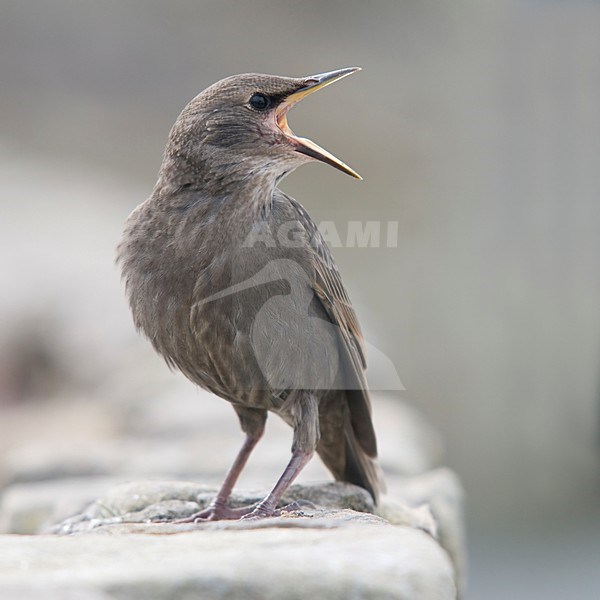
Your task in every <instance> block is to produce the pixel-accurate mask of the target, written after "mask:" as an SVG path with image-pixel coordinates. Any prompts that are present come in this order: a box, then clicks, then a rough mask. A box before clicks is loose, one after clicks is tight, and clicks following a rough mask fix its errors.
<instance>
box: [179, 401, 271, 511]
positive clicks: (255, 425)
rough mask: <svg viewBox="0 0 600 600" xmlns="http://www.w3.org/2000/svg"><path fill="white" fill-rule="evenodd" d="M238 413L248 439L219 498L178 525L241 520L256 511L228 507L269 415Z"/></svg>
mask: <svg viewBox="0 0 600 600" xmlns="http://www.w3.org/2000/svg"><path fill="white" fill-rule="evenodd" d="M236 412H237V413H238V416H239V418H240V423H241V426H242V429H243V430H244V431H245V432H246V439H245V441H244V444H243V446H242V447H241V449H240V451H239V452H238V455H237V456H236V457H235V460H234V461H233V464H232V465H231V467H230V468H229V471H228V472H227V475H226V476H225V480H224V481H223V483H222V484H221V488H220V489H219V492H218V493H217V496H216V497H215V499H214V500H213V501H212V502H211V503H210V504H209V505H208V506H207V507H206V508H205V509H203V510H201V511H199V512H197V513H194V514H193V515H191V516H189V517H186V518H184V519H179V520H178V521H177V523H196V522H200V521H220V520H231V519H239V518H240V517H243V516H244V515H245V514H248V513H250V512H252V511H253V510H254V508H255V505H251V506H242V507H239V508H230V507H228V506H227V500H229V496H230V495H231V491H232V490H233V486H234V485H235V483H236V481H237V480H238V478H239V476H240V474H241V472H242V471H243V469H244V467H245V466H246V463H247V462H248V458H249V457H250V454H251V453H252V450H254V447H255V446H256V444H257V443H258V441H259V440H260V438H261V437H262V434H263V432H264V429H265V421H266V418H267V413H266V411H258V410H255V409H239V410H238V408H236Z"/></svg>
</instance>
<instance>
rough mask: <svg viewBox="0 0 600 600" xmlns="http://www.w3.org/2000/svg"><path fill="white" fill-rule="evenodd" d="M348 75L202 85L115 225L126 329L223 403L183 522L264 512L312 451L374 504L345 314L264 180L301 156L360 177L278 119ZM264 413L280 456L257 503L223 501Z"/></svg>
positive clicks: (356, 350) (314, 255) (302, 217)
mask: <svg viewBox="0 0 600 600" xmlns="http://www.w3.org/2000/svg"><path fill="white" fill-rule="evenodd" d="M358 70H359V69H358V68H348V69H340V70H338V71H332V72H330V73H322V74H319V75H313V76H310V77H302V78H290V77H275V76H271V75H259V74H246V75H236V76H233V77H228V78H226V79H223V80H222V81H219V82H218V83H215V84H214V85H212V86H211V87H209V88H208V89H206V90H204V91H203V92H202V93H201V94H199V95H198V96H196V98H194V99H193V100H192V101H191V102H190V103H189V104H188V105H187V106H186V107H185V108H184V110H183V112H182V113H181V114H180V115H179V117H178V119H177V121H176V122H175V125H174V126H173V128H172V130H171V133H170V136H169V140H168V143H167V146H166V149H165V153H164V158H163V163H162V166H161V169H160V172H159V175H158V181H157V183H156V186H155V188H154V190H153V192H152V195H151V196H150V198H148V200H146V201H145V202H144V203H143V204H141V205H140V206H138V207H137V208H136V209H135V210H134V211H133V213H132V214H131V215H130V217H129V218H128V220H127V223H126V225H125V231H124V234H123V238H122V241H121V244H120V245H119V249H118V260H119V262H120V265H121V268H122V275H123V278H124V281H125V285H126V290H127V296H128V299H129V304H130V306H131V310H132V312H133V319H134V322H135V325H136V327H137V328H138V329H139V330H141V331H142V332H143V334H144V335H145V336H146V337H147V338H148V339H149V340H150V342H151V343H152V345H153V346H154V348H155V349H156V350H157V351H158V352H159V353H160V354H161V355H162V356H163V357H164V359H165V360H166V361H167V363H168V364H169V365H170V366H171V367H173V368H177V369H179V370H180V371H181V372H182V373H183V374H184V375H186V376H187V377H188V378H189V379H191V380H192V381H193V382H194V383H196V384H198V385H200V386H201V387H203V388H206V389H208V390H210V391H211V392H213V393H215V394H217V395H218V396H221V397H222V398H224V399H225V400H227V401H229V402H230V403H231V404H232V405H233V408H234V410H235V412H236V413H237V415H238V418H239V421H240V424H241V428H242V430H243V431H244V432H245V434H246V440H245V442H244V444H243V446H242V448H241V450H240V452H239V454H238V456H237V457H236V459H235V461H234V463H233V465H232V467H231V468H230V470H229V472H228V474H227V476H226V478H225V481H224V483H223V485H222V487H221V489H220V491H219V493H218V495H217V497H216V498H215V500H214V501H213V502H212V504H211V505H210V507H209V508H207V509H205V510H204V511H202V512H200V513H198V514H196V515H193V517H191V518H190V520H196V521H199V520H205V519H206V520H216V519H235V518H240V517H264V516H270V515H272V514H273V513H274V512H275V510H276V507H277V504H278V502H279V500H280V499H281V496H282V495H283V493H284V492H285V490H286V489H287V488H288V487H289V485H290V484H291V483H292V481H293V480H294V479H295V478H296V476H297V475H298V474H299V473H300V471H301V470H302V468H303V467H304V466H305V465H306V463H307V462H308V461H309V460H310V458H311V457H312V456H313V454H314V452H315V450H316V452H317V453H318V454H319V456H320V457H321V459H322V460H323V462H324V463H325V465H326V466H327V467H328V469H329V470H330V471H331V472H332V474H333V476H334V477H335V479H336V480H340V481H347V482H351V483H354V484H357V485H359V486H362V487H363V488H365V489H366V490H368V491H369V492H370V493H371V495H372V496H373V498H374V499H375V501H377V499H378V494H379V492H380V488H381V479H380V469H379V466H378V464H377V461H376V456H377V445H376V440H375V433H374V431H373V425H372V422H371V406H370V400H369V392H368V389H367V384H366V380H365V375H364V370H365V368H366V361H365V352H364V342H363V338H362V335H361V331H360V328H359V325H358V321H357V318H356V314H355V313H354V310H353V309H352V306H351V304H350V300H349V299H348V295H347V293H346V290H345V289H344V286H343V284H342V281H341V278H340V274H339V272H338V270H337V268H336V266H335V263H334V261H333V257H332V256H331V253H330V251H329V248H328V247H327V244H326V243H325V241H324V239H323V238H322V237H321V234H320V233H319V231H318V229H317V226H316V225H315V223H314V222H313V220H312V219H311V217H310V216H309V215H308V213H307V212H306V211H305V210H304V208H303V207H302V206H301V205H300V204H299V203H298V202H297V201H296V200H294V199H293V198H290V197H289V196H287V195H286V194H284V193H283V192H282V191H280V190H279V189H278V188H277V184H278V183H279V181H281V179H282V178H283V177H285V176H286V175H287V174H289V173H290V172H292V171H293V170H294V169H296V168H297V167H298V166H300V165H302V164H304V163H306V162H309V161H311V160H315V159H316V160H320V161H322V162H325V163H327V164H330V165H332V166H333V167H336V168H337V169H339V170H340V171H343V172H345V173H348V174H349V175H352V176H353V177H356V178H357V179H360V176H359V175H358V174H357V173H356V172H355V171H353V170H352V169H351V168H350V167H348V166H347V165H346V164H344V163H343V162H341V161H340V160H339V159H337V158H336V157H335V156H333V155H332V154H330V153H329V152H327V151H326V150H324V149H323V148H321V147H319V146H318V145H317V144H315V143H314V142H312V141H310V140H307V139H304V138H301V137H297V136H296V135H295V134H294V133H293V132H292V130H291V129H290V128H289V126H288V124H287V112H288V111H289V109H290V108H291V107H292V106H294V105H295V104H296V103H297V102H299V101H300V100H301V99H302V98H304V97H305V96H308V95H309V94H312V93H313V92H314V91H316V90H318V89H320V88H322V87H325V86H326V85H329V84H330V83H333V82H334V81H336V80H338V79H341V78H342V77H346V76H347V75H350V74H351V73H354V72H355V71H358ZM268 411H273V412H275V413H277V414H278V415H279V416H280V417H282V418H283V419H284V420H285V421H286V422H287V423H288V424H289V425H290V426H291V427H292V428H293V431H294V434H293V445H292V457H291V460H290V462H289V464H288V466H287V467H286V469H285V471H284V472H283V474H282V476H281V477H280V479H279V480H278V482H277V483H276V485H275V487H274V488H273V489H272V491H271V492H270V493H269V494H268V495H267V496H266V498H265V499H264V500H262V502H260V503H258V504H256V505H253V506H249V507H245V508H242V509H232V508H229V507H228V506H227V501H228V498H229V496H230V493H231V490H232V488H233V486H234V484H235V482H236V480H237V478H238V476H239V475H240V473H241V471H242V469H243V467H244V465H245V464H246V461H247V460H248V457H249V455H250V453H251V451H252V449H253V448H254V446H255V445H256V443H257V442H258V440H259V439H260V438H261V436H262V434H263V431H264V426H265V421H266V418H267V413H268Z"/></svg>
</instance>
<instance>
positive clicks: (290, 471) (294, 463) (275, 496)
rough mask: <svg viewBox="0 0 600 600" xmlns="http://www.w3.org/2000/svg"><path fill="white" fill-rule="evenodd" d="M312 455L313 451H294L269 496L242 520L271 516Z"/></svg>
mask: <svg viewBox="0 0 600 600" xmlns="http://www.w3.org/2000/svg"><path fill="white" fill-rule="evenodd" d="M313 454H314V452H313V451H305V450H294V452H293V454H292V458H291V459H290V462H289V463H288V465H287V467H286V468H285V471H284V472H283V475H282V476H281V477H280V478H279V481H278V482H277V483H276V484H275V487H274V488H273V489H272V490H271V492H270V493H269V495H268V496H267V497H266V498H265V499H264V500H263V501H262V502H259V504H258V505H257V506H256V508H254V510H252V511H251V512H248V513H247V514H245V515H242V519H255V518H262V517H270V516H272V515H273V513H274V512H275V508H277V504H278V503H279V501H280V500H281V497H282V496H283V494H284V493H285V492H286V490H287V489H288V488H289V487H290V485H291V484H292V482H293V481H294V479H296V477H297V476H298V475H299V474H300V471H302V469H303V468H304V467H305V466H306V463H308V461H309V460H310V459H311V458H312V455H313Z"/></svg>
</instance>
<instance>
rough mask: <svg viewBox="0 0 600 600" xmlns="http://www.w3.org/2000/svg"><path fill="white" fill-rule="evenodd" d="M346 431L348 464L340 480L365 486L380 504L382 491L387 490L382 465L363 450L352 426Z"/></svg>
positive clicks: (376, 502)
mask: <svg viewBox="0 0 600 600" xmlns="http://www.w3.org/2000/svg"><path fill="white" fill-rule="evenodd" d="M344 433H345V436H344V437H345V451H346V464H345V466H344V471H343V474H342V476H341V477H340V480H341V481H347V482H348V483H354V484H355V485H358V486H360V487H362V488H364V489H365V490H367V491H368V492H369V493H370V494H371V496H373V500H374V501H375V504H378V503H379V497H380V495H381V493H382V492H384V491H385V483H384V480H383V472H382V470H381V467H380V466H379V463H378V462H377V459H376V458H373V457H371V456H369V455H368V454H367V453H366V452H365V451H364V450H363V448H362V446H361V445H360V444H359V442H358V440H357V439H356V436H355V435H354V431H353V429H352V428H350V427H347V428H346V431H345V432H344Z"/></svg>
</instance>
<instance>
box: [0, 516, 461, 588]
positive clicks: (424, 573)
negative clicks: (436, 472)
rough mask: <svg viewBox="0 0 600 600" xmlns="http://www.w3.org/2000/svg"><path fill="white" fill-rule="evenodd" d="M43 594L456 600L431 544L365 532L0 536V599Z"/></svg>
mask: <svg viewBox="0 0 600 600" xmlns="http://www.w3.org/2000/svg"><path fill="white" fill-rule="evenodd" d="M373 518H374V519H376V517H373ZM42 589H43V590H44V592H45V594H46V595H44V596H43V597H44V598H52V597H53V595H54V597H56V598H59V597H62V598H69V597H71V593H73V594H74V595H72V597H73V598H90V599H92V598H106V597H110V598H123V599H125V598H127V599H128V600H136V599H138V598H139V599H144V600H162V599H167V598H192V597H193V598H197V597H203V598H211V599H215V600H220V599H223V600H224V599H238V598H240V599H241V598H243V599H244V600H252V599H254V598H256V599H259V598H260V599H261V600H270V599H272V600H275V599H283V598H286V599H291V600H294V599H298V600H299V599H301V598H316V599H320V598H323V599H327V600H329V599H336V598H340V599H344V600H346V599H348V598H373V599H375V598H376V599H386V598H390V599H391V598H394V599H396V600H403V599H406V600H421V599H423V600H446V599H448V600H449V599H453V598H455V597H456V589H455V584H454V577H453V570H452V565H451V563H450V561H449V560H448V556H447V555H446V553H445V552H444V551H443V550H442V549H441V548H440V547H439V546H438V544H437V543H436V542H435V540H433V538H431V537H430V536H428V535H427V534H425V533H423V532H421V531H417V530H414V529H410V528H407V527H392V526H387V525H380V524H372V523H363V524H352V523H346V524H345V525H344V526H343V527H338V528H334V529H316V528H308V529H307V528H304V527H303V528H295V527H278V528H272V527H271V528H264V527H259V528H251V529H241V530H238V529H236V530H223V529H213V528H205V527H201V528H199V529H198V528H197V529H196V530H195V531H189V532H186V533H175V534H173V535H143V534H130V535H100V536H98V535H76V536H49V535H40V536H31V537H30V536H14V535H13V536H10V535H8V536H7V535H3V536H0V591H2V590H4V591H3V592H2V597H3V598H5V599H6V600H10V599H11V598H12V597H14V598H17V597H21V598H23V597H27V598H30V597H36V591H37V592H39V591H40V590H42ZM75 592H76V593H77V594H76V595H75ZM7 593H8V594H11V595H7ZM67 593H68V594H67ZM61 594H62V596H61ZM40 597H42V596H40Z"/></svg>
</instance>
